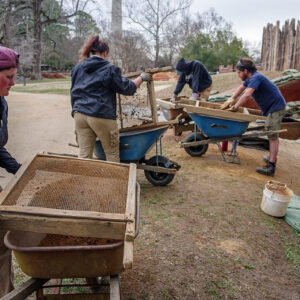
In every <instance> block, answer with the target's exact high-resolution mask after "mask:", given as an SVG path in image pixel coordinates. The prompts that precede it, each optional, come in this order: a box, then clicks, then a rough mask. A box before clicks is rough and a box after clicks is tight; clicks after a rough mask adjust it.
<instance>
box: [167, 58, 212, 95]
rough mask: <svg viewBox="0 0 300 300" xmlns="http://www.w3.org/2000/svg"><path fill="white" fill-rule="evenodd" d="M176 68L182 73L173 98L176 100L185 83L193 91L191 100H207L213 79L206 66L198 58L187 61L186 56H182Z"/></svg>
mask: <svg viewBox="0 0 300 300" xmlns="http://www.w3.org/2000/svg"><path fill="white" fill-rule="evenodd" d="M176 70H177V71H179V72H180V73H181V75H180V77H179V79H178V82H177V86H176V89H175V91H174V94H173V96H172V99H171V100H172V101H174V100H175V98H176V97H177V96H178V95H179V94H180V92H181V91H182V89H183V87H184V86H185V84H188V85H189V86H190V88H191V89H192V91H193V93H192V96H191V97H190V99H191V100H198V99H200V100H202V101H207V99H208V98H209V95H210V91H211V84H212V79H211V76H210V74H209V72H208V71H207V69H206V68H205V66H204V65H203V64H202V63H201V62H200V61H198V60H193V61H190V62H187V61H186V60H185V59H184V58H181V59H180V60H179V61H178V63H177V65H176Z"/></svg>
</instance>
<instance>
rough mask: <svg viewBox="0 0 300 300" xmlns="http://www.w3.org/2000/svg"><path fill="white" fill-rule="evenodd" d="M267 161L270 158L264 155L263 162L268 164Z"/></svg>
mask: <svg viewBox="0 0 300 300" xmlns="http://www.w3.org/2000/svg"><path fill="white" fill-rule="evenodd" d="M269 159H270V156H268V155H264V157H263V160H264V161H265V162H266V163H268V162H269Z"/></svg>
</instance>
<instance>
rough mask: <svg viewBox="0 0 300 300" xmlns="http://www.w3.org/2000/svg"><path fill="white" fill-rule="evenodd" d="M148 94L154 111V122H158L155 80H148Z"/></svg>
mask: <svg viewBox="0 0 300 300" xmlns="http://www.w3.org/2000/svg"><path fill="white" fill-rule="evenodd" d="M147 89H148V95H149V100H150V106H151V112H152V121H153V123H154V124H157V122H158V119H157V107H156V97H155V91H154V82H153V81H150V82H147Z"/></svg>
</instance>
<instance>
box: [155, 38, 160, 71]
mask: <svg viewBox="0 0 300 300" xmlns="http://www.w3.org/2000/svg"><path fill="white" fill-rule="evenodd" d="M158 59H159V36H158V34H157V36H156V38H155V65H154V67H158Z"/></svg>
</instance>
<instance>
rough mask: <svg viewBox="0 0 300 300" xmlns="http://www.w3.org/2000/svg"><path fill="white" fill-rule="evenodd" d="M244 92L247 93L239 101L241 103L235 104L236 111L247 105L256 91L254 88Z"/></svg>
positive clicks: (246, 89)
mask: <svg viewBox="0 0 300 300" xmlns="http://www.w3.org/2000/svg"><path fill="white" fill-rule="evenodd" d="M244 88H245V87H244ZM244 90H245V93H244V94H243V95H242V97H241V98H240V99H239V101H238V102H237V103H236V104H234V110H237V109H238V108H239V107H240V106H242V105H243V104H245V103H246V102H247V101H248V100H249V99H250V98H251V96H252V94H253V93H254V91H255V89H254V88H245V89H244Z"/></svg>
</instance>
